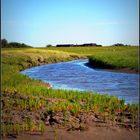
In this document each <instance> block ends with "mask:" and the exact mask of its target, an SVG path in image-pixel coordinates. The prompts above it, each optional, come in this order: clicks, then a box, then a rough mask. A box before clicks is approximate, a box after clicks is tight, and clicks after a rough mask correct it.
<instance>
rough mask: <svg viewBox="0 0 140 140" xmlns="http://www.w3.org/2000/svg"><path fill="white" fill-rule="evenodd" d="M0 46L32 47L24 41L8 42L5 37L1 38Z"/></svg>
mask: <svg viewBox="0 0 140 140" xmlns="http://www.w3.org/2000/svg"><path fill="white" fill-rule="evenodd" d="M1 47H2V48H32V46H29V45H26V44H24V43H18V42H10V43H8V41H7V40H6V39H1Z"/></svg>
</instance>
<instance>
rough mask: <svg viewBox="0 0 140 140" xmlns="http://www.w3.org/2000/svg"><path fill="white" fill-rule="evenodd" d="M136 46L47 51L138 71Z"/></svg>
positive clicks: (62, 48) (68, 48) (54, 48)
mask: <svg viewBox="0 0 140 140" xmlns="http://www.w3.org/2000/svg"><path fill="white" fill-rule="evenodd" d="M138 49H139V48H138V47H136V46H122V47H118V46H117V47H77V48H74V47H65V48H64V47H61V48H56V47H53V48H48V49H47V50H57V51H64V52H70V53H77V54H81V55H84V56H88V58H89V59H90V60H91V61H90V63H91V65H93V66H94V64H93V63H95V62H96V63H98V64H99V65H101V66H100V67H102V66H103V65H105V66H108V67H109V68H110V67H111V68H117V69H120V68H129V69H130V70H134V71H138V58H139V57H138V55H139V54H138V52H139V50H138Z"/></svg>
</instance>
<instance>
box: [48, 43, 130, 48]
mask: <svg viewBox="0 0 140 140" xmlns="http://www.w3.org/2000/svg"><path fill="white" fill-rule="evenodd" d="M111 46H131V45H127V44H123V43H116V44H113V45H111ZM46 47H48V48H50V47H102V45H98V44H96V43H86V44H76V45H74V44H57V45H56V46H52V45H51V44H49V45H46Z"/></svg>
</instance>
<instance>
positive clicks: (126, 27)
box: [1, 0, 139, 47]
mask: <svg viewBox="0 0 140 140" xmlns="http://www.w3.org/2000/svg"><path fill="white" fill-rule="evenodd" d="M138 5H139V1H138V0H1V13H2V14H1V30H2V31H1V38H6V39H7V40H8V41H9V42H11V41H16V42H23V43H26V44H29V45H33V46H34V47H43V46H46V45H47V44H52V45H56V44H62V43H70V44H76V43H77V44H81V43H97V44H102V45H112V44H115V43H124V44H131V45H138V44H139V15H138V14H139V12H138V11H139V7H138Z"/></svg>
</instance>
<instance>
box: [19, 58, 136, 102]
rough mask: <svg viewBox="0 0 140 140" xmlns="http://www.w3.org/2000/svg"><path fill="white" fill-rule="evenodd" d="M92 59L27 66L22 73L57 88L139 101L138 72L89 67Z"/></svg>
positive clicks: (127, 100) (128, 100)
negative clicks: (88, 64)
mask: <svg viewBox="0 0 140 140" xmlns="http://www.w3.org/2000/svg"><path fill="white" fill-rule="evenodd" d="M87 62H88V60H74V61H70V62H62V63H56V64H47V65H42V66H37V67H33V68H29V69H26V70H24V71H22V72H21V73H22V74H24V75H28V76H29V77H31V78H35V79H40V80H42V81H44V82H49V83H50V84H51V85H52V87H53V88H55V89H72V90H80V91H94V92H97V93H101V94H110V95H116V96H118V97H119V98H120V99H122V98H124V99H125V100H126V103H138V101H139V99H138V86H139V85H138V79H139V76H138V74H128V73H120V72H119V73H118V72H110V71H107V70H102V69H93V68H89V67H87V66H86V63H87Z"/></svg>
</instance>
